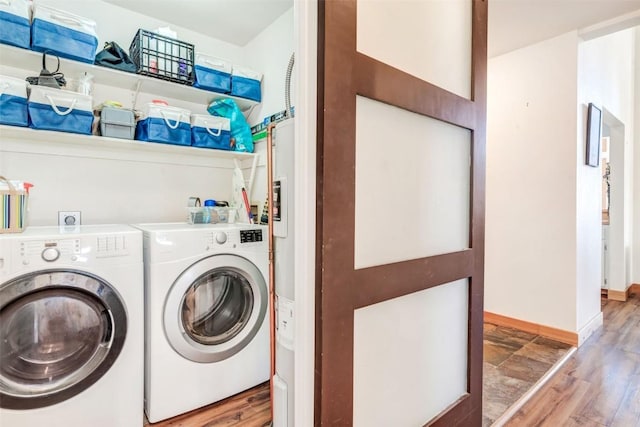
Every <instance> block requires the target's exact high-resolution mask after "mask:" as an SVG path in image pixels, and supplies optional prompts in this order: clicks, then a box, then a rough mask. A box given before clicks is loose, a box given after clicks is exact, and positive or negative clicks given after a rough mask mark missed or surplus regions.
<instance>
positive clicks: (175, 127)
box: [160, 110, 180, 129]
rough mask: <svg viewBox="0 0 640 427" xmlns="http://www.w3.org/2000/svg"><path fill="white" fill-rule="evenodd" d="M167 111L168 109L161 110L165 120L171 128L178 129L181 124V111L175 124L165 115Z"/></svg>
mask: <svg viewBox="0 0 640 427" xmlns="http://www.w3.org/2000/svg"><path fill="white" fill-rule="evenodd" d="M166 113H167V112H166V111H162V110H160V114H161V115H162V118H163V119H164V122H165V123H166V124H167V126H169V128H170V129H177V128H178V126H180V113H178V118H177V119H175V122H176V123H175V124H174V125H172V124H171V123H169V120H170V119H168V118H167V116H166V115H165V114H166Z"/></svg>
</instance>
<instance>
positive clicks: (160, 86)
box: [0, 44, 258, 112]
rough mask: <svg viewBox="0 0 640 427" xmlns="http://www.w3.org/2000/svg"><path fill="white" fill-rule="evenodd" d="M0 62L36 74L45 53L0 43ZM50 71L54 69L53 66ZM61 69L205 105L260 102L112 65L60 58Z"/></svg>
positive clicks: (250, 105) (248, 106) (243, 107)
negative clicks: (224, 100)
mask: <svg viewBox="0 0 640 427" xmlns="http://www.w3.org/2000/svg"><path fill="white" fill-rule="evenodd" d="M50 56H51V55H47V64H48V67H54V66H55V64H56V62H57V61H56V59H55V57H54V56H51V57H50ZM0 64H2V65H5V66H8V67H14V68H21V69H26V70H31V74H30V75H34V76H35V75H37V74H38V73H39V72H40V70H41V69H42V53H40V52H34V51H31V50H27V49H20V48H17V47H13V46H8V45H5V44H0ZM49 71H53V70H52V69H50V70H49ZM60 71H61V72H62V73H64V74H65V75H67V76H77V75H80V74H82V73H84V72H87V73H91V74H92V75H93V76H94V82H95V83H98V84H103V85H106V86H114V87H119V88H123V89H128V90H132V91H135V90H136V89H137V88H138V83H140V92H145V93H151V94H154V95H158V96H166V97H168V98H173V99H178V100H181V101H187V102H193V103H197V104H202V105H208V104H209V103H210V102H211V101H213V100H214V99H220V98H231V99H233V100H234V101H235V102H236V104H238V107H240V109H241V110H242V111H244V112H249V111H250V110H251V109H252V108H253V107H254V106H255V105H257V104H258V103H257V102H255V101H252V100H250V99H244V98H238V97H235V96H231V95H225V94H222V93H216V92H211V91H207V90H202V89H198V88H195V87H193V86H187V85H181V84H178V83H173V82H170V81H167V80H161V79H154V78H153V77H147V76H142V75H139V74H134V73H126V72H124V71H118V70H115V69H112V68H106V67H100V66H97V65H92V64H87V63H83V62H78V61H73V60H69V59H65V58H60ZM23 77H27V76H23Z"/></svg>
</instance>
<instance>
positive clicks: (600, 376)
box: [506, 293, 640, 427]
mask: <svg viewBox="0 0 640 427" xmlns="http://www.w3.org/2000/svg"><path fill="white" fill-rule="evenodd" d="M602 306H603V308H602V311H603V314H604V326H603V327H602V328H600V329H599V330H598V331H596V333H594V335H593V336H592V337H591V338H590V339H589V340H588V341H587V342H586V343H585V344H583V345H582V347H580V348H578V350H577V351H576V352H575V353H574V354H573V356H572V357H571V358H570V359H569V360H568V361H567V363H565V365H564V366H563V367H562V368H561V369H560V370H559V371H558V373H557V374H556V375H555V376H554V377H553V378H552V379H551V380H550V381H549V382H548V383H547V384H545V386H544V387H542V388H541V389H540V391H539V392H538V393H537V394H536V395H535V396H534V397H533V398H532V399H531V400H529V401H528V402H527V403H526V404H525V405H524V406H523V407H522V408H521V409H520V410H519V411H518V412H516V414H515V415H514V416H513V417H512V418H511V420H509V422H508V423H506V426H508V427H523V426H526V427H530V426H531V427H534V426H535V427H546V426H549V427H558V426H562V427H572V426H587V427H602V426H606V427H609V426H611V427H640V294H635V293H634V294H632V295H631V298H630V299H629V300H628V301H627V302H618V301H611V300H606V299H603V300H602Z"/></svg>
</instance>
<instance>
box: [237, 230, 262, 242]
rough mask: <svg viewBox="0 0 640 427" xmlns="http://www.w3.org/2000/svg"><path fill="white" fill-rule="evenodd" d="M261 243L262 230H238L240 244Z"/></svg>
mask: <svg viewBox="0 0 640 427" xmlns="http://www.w3.org/2000/svg"><path fill="white" fill-rule="evenodd" d="M255 242H262V230H240V243H255Z"/></svg>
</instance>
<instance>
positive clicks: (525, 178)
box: [485, 32, 578, 331]
mask: <svg viewBox="0 0 640 427" xmlns="http://www.w3.org/2000/svg"><path fill="white" fill-rule="evenodd" d="M577 52H578V37H577V34H576V33H575V32H570V33H567V34H564V35H561V36H558V37H556V38H553V39H550V40H546V41H543V42H541V43H537V44H534V45H531V46H528V47H526V48H523V49H519V50H517V51H514V52H511V53H507V54H505V55H502V56H498V57H495V58H492V59H490V60H489V67H488V120H487V130H488V135H487V209H486V264H485V310H486V311H489V312H493V313H498V314H502V315H505V316H509V317H513V318H517V319H522V320H526V321H529V322H534V323H539V324H543V325H547V326H551V327H555V328H560V329H563V330H569V331H577V325H576V289H575V283H576V270H575V266H576V226H575V212H576V196H575V188H576V172H575V170H576V160H575V159H576V154H575V141H576V127H575V123H576V120H577V117H576V107H575V105H576V98H577V91H578V88H577V81H576V69H577V66H578V54H577Z"/></svg>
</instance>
